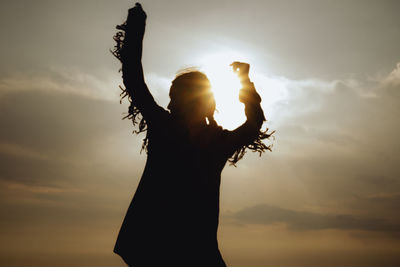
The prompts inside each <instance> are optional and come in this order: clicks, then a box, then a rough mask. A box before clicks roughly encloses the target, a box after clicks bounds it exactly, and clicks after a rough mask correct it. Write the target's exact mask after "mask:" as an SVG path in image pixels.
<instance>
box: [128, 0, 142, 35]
mask: <svg viewBox="0 0 400 267" xmlns="http://www.w3.org/2000/svg"><path fill="white" fill-rule="evenodd" d="M146 18H147V15H146V13H145V12H144V10H143V8H142V5H141V4H140V3H136V4H135V6H134V7H133V8H131V9H129V11H128V18H127V20H126V29H125V31H126V33H127V35H129V38H135V39H137V40H143V36H144V30H145V28H146Z"/></svg>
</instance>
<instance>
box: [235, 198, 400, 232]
mask: <svg viewBox="0 0 400 267" xmlns="http://www.w3.org/2000/svg"><path fill="white" fill-rule="evenodd" d="M230 216H231V217H232V218H234V219H235V220H237V221H238V222H241V223H246V224H274V223H285V224H287V225H288V227H289V228H290V229H292V230H324V229H338V230H360V231H375V232H389V233H391V232H394V233H397V234H398V233H400V223H392V222H389V221H386V220H384V219H381V218H362V217H357V216H353V215H349V214H322V213H315V212H307V211H296V210H290V209H284V208H280V207H275V206H270V205H257V206H253V207H249V208H245V209H243V210H240V211H238V212H235V213H234V214H232V215H230Z"/></svg>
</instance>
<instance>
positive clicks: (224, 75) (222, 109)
mask: <svg viewBox="0 0 400 267" xmlns="http://www.w3.org/2000/svg"><path fill="white" fill-rule="evenodd" d="M237 60H242V59H238V56H233V55H229V54H216V55H211V56H207V57H204V58H203V59H202V60H201V61H202V63H201V67H200V68H201V70H202V71H204V73H205V74H206V75H207V76H208V78H209V79H210V82H211V86H212V90H213V93H214V97H215V101H216V103H217V111H216V112H215V114H214V118H215V120H216V121H217V122H218V124H220V125H221V126H223V127H224V128H226V129H230V130H231V129H234V128H236V127H238V126H239V125H241V124H242V123H244V121H245V119H246V117H245V115H244V105H243V104H242V103H240V102H239V90H240V87H241V85H240V82H239V78H238V77H237V75H236V74H235V73H234V72H233V70H232V67H231V66H229V65H230V64H231V63H232V62H233V61H237ZM243 61H244V60H243Z"/></svg>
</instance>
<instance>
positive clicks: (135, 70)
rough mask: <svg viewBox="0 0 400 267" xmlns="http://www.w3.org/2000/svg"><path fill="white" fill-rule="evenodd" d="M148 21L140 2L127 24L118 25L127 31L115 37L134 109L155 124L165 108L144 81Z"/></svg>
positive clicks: (117, 52)
mask: <svg viewBox="0 0 400 267" xmlns="http://www.w3.org/2000/svg"><path fill="white" fill-rule="evenodd" d="M146 18H147V15H146V13H145V12H144V10H143V9H142V6H141V5H140V4H139V3H136V5H135V6H134V7H133V8H131V9H129V12H128V18H127V20H126V22H125V23H124V24H122V25H119V26H117V29H119V30H122V31H124V32H120V35H118V34H117V35H116V37H115V38H114V39H115V40H116V41H117V46H116V50H115V51H114V55H115V56H116V57H117V58H118V59H119V60H120V61H121V63H122V78H123V82H124V85H125V92H126V94H128V95H129V97H130V99H131V101H132V105H133V107H131V109H135V108H137V109H138V111H139V112H140V113H141V115H142V116H143V118H144V119H145V121H146V123H147V124H148V125H151V124H152V123H153V121H154V120H157V118H158V117H159V116H158V114H159V113H160V111H164V109H163V108H161V107H160V106H158V105H157V103H156V102H155V101H154V98H153V96H152V95H151V93H150V91H149V89H148V88H147V85H146V83H145V80H144V74H143V67H142V50H143V37H144V32H145V27H146ZM131 111H132V110H130V113H131ZM132 113H134V112H133V111H132Z"/></svg>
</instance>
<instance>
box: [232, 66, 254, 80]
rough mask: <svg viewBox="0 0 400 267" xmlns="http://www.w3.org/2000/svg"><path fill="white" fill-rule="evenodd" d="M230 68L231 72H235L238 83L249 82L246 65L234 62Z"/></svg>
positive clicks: (248, 67)
mask: <svg viewBox="0 0 400 267" xmlns="http://www.w3.org/2000/svg"><path fill="white" fill-rule="evenodd" d="M230 66H232V68H233V72H235V73H236V74H237V75H238V76H239V79H240V82H242V83H243V82H249V81H250V79H249V70H250V65H249V64H248V63H244V62H239V61H235V62H233V63H232V64H231V65H230Z"/></svg>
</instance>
